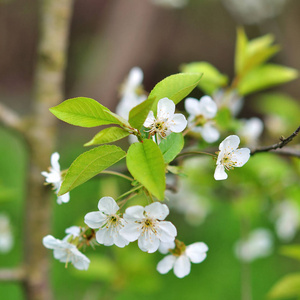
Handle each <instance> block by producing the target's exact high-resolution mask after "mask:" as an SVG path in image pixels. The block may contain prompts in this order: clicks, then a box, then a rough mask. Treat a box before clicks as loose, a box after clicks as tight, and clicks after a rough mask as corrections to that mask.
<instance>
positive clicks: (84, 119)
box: [50, 97, 123, 127]
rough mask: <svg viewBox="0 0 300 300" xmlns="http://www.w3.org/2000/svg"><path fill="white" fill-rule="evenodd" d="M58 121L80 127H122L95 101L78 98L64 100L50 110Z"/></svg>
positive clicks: (117, 120) (119, 122)
mask: <svg viewBox="0 0 300 300" xmlns="http://www.w3.org/2000/svg"><path fill="white" fill-rule="evenodd" d="M50 111H51V112H52V113H53V114H54V115H55V116H56V117H57V118H58V119H60V120H62V121H64V122H67V123H69V124H72V125H76V126H81V127H96V126H100V125H107V124H118V125H123V122H121V121H120V119H119V118H117V117H116V116H115V115H114V114H113V113H112V112H111V111H110V110H109V109H108V108H106V107H105V106H103V105H101V104H100V103H99V102H97V101H96V100H93V99H90V98H84V97H78V98H73V99H69V100H66V101H64V102H62V103H61V104H59V105H57V106H54V107H52V108H50Z"/></svg>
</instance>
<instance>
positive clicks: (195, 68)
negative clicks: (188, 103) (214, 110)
mask: <svg viewBox="0 0 300 300" xmlns="http://www.w3.org/2000/svg"><path fill="white" fill-rule="evenodd" d="M182 71H183V72H185V73H203V77H202V79H201V80H200V81H199V84H198V86H199V88H200V89H201V90H203V91H204V92H205V93H206V94H208V95H212V94H213V93H214V92H215V91H216V90H217V89H220V88H221V87H224V86H226V85H227V83H228V77H227V76H226V75H224V74H222V73H221V72H219V70H218V69H216V68H215V67H214V66H213V65H211V64H210V63H208V62H205V61H201V62H193V63H189V64H186V65H184V66H183V67H182Z"/></svg>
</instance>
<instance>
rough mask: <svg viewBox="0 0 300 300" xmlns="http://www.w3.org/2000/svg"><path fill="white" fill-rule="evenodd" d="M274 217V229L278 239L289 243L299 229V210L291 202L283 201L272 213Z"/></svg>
mask: <svg viewBox="0 0 300 300" xmlns="http://www.w3.org/2000/svg"><path fill="white" fill-rule="evenodd" d="M272 214H273V216H274V217H275V220H276V222H275V229H276V233H277V235H278V237H279V238H280V239H281V240H282V241H284V242H289V241H291V240H292V239H293V238H294V236H295V235H296V233H297V231H298V229H299V227H300V209H299V207H298V205H297V204H296V203H294V202H293V201H289V200H285V201H282V202H281V203H278V204H277V205H276V206H275V208H274V211H273V212H272Z"/></svg>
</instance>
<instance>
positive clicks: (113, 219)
mask: <svg viewBox="0 0 300 300" xmlns="http://www.w3.org/2000/svg"><path fill="white" fill-rule="evenodd" d="M120 224H121V222H120V217H119V216H118V215H110V216H108V217H107V223H106V225H105V227H106V228H109V227H117V226H118V225H120Z"/></svg>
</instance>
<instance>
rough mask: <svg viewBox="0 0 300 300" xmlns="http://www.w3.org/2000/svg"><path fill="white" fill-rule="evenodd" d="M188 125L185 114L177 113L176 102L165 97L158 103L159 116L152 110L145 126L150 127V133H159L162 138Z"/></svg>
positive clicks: (180, 130)
mask: <svg viewBox="0 0 300 300" xmlns="http://www.w3.org/2000/svg"><path fill="white" fill-rule="evenodd" d="M186 125H187V120H186V118H185V116H184V115H183V114H175V104H174V102H173V101H172V100H170V99H168V98H163V99H160V100H159V101H158V104H157V118H155V117H154V114H153V111H150V112H149V114H148V116H147V119H146V121H145V122H144V126H145V127H146V128H150V134H152V135H153V134H156V133H157V134H159V135H160V136H161V137H162V138H165V137H166V136H168V135H169V134H170V133H171V132H182V131H183V130H184V129H185V127H186Z"/></svg>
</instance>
